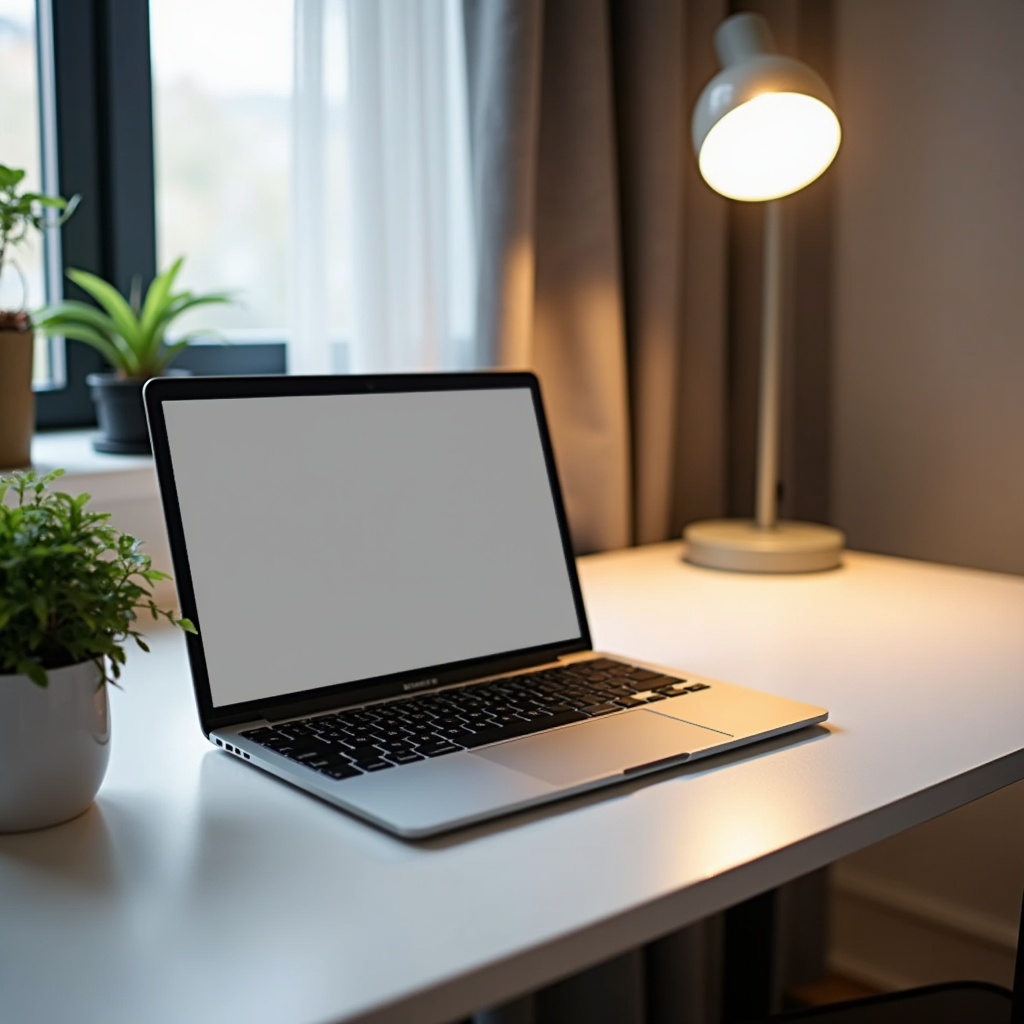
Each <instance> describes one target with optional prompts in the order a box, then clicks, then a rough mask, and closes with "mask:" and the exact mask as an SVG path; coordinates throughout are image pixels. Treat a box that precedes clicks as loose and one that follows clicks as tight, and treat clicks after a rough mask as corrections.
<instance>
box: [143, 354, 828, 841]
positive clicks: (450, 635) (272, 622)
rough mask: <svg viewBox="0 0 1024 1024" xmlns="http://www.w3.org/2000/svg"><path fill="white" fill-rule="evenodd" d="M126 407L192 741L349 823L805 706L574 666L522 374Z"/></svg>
mask: <svg viewBox="0 0 1024 1024" xmlns="http://www.w3.org/2000/svg"><path fill="white" fill-rule="evenodd" d="M144 394H145V403H146V410H147V414H148V417H149V426H150V433H151V436H152V441H153V453H154V458H155V464H156V472H157V477H158V480H159V484H160V492H161V500H162V503H163V510H164V515H165V518H166V523H167V531H168V537H169V541H170V549H171V556H172V560H173V565H174V573H175V581H176V585H177V588H178V595H179V600H180V604H181V611H182V614H183V615H185V616H187V617H188V618H190V619H191V620H192V621H193V622H194V623H195V625H196V628H197V630H198V633H197V635H194V636H192V635H189V636H188V637H187V643H188V653H189V660H190V666H191V674H192V680H193V684H194V689H195V698H196V704H197V707H198V712H199V721H200V725H201V727H202V730H203V732H204V733H205V735H206V736H207V737H208V738H209V739H210V740H211V742H212V743H214V744H215V745H216V746H217V747H219V748H220V749H221V750H222V751H225V752H226V753H227V754H228V755H230V756H233V757H235V758H238V759H240V760H243V761H245V762H247V763H248V764H250V765H252V766H253V767H255V768H260V769H262V770H263V771H264V772H267V773H269V774H270V775H274V776H277V777H278V778H279V779H282V780H285V781H286V782H289V783H292V784H293V785H295V786H298V787H299V788H301V789H303V790H305V791H306V792H308V793H311V794H313V795H315V796H317V797H319V798H320V799H322V800H326V801H327V802H328V803H331V804H333V805H335V806H337V807H339V808H341V809H343V810H345V811H347V812H349V813H351V814H353V815H356V816H358V817H359V818H362V819H364V820H365V821H368V822H371V823H373V824H374V825H376V826H379V827H381V828H383V829H385V830H388V831H390V832H392V833H394V834H396V835H399V836H403V837H409V838H418V837H424V836H431V835H435V834H438V833H442V832H446V831H448V830H451V829H456V828H459V827H462V826H465V825H468V824H470V823H473V822H479V821H482V820H485V819H489V818H493V817H495V816H498V815H502V814H506V813H509V812H512V811H517V810H520V809H522V808H526V807H531V806H534V805H537V804H541V803H545V802H548V801H552V800H555V799H558V798H561V797H566V796H569V795H573V794H578V793H581V792H583V791H586V790H590V789H594V788H596V787H599V786H606V785H611V784H614V783H616V782H619V781H622V780H626V779H631V778H634V777H635V776H638V775H640V774H642V773H645V772H653V771H657V770H659V769H664V768H666V767H669V766H672V765H676V764H682V763H684V762H687V761H691V760H694V759H696V758H700V757H706V756H708V755H710V754H717V753H720V752H722V751H726V750H730V749H732V748H735V747H739V746H741V745H743V744H748V743H752V742H754V741H756V740H759V739H763V738H766V737H770V736H775V735H778V734H780V733H784V732H787V731H790V730H794V729H799V728H802V727H804V726H808V725H811V724H813V723H817V722H821V721H824V720H825V719H826V717H827V715H828V713H827V711H826V710H825V709H824V708H820V707H814V706H811V705H807V704H802V703H797V702H794V701H792V700H788V699H783V698H780V697H775V696H770V695H768V694H764V693H760V692H756V691H753V690H749V689H745V688H742V687H739V686H735V685H730V684H728V683H724V682H719V681H715V680H710V679H704V678H701V677H700V676H697V675H693V674H691V673H688V672H680V671H678V670H676V669H671V668H664V667H661V666H658V665H651V664H648V663H643V662H637V661H634V660H631V659H629V658H628V657H620V656H617V655H612V654H607V653H602V652H598V651H594V650H593V649H592V647H591V640H590V632H589V629H588V626H587V618H586V613H585V611H584V606H583V598H582V595H581V591H580V584H579V580H578V578H577V574H576V566H575V562H574V558H573V552H572V545H571V541H570V534H569V527H568V523H567V520H566V515H565V510H564V507H563V503H562V496H561V492H560V490H559V485H558V479H557V475H556V471H555V461H554V457H553V454H552V449H551V443H550V440H549V436H548V430H547V426H546V424H545V418H544V412H543V408H542V405H541V395H540V390H539V386H538V382H537V380H536V378H535V377H534V376H533V375H532V374H529V373H518V372H515V373H511V372H510V373H501V372H486V373H464V374H408V375H381V376H354V375H353V376H335V377H327V376H324V377H297V376H296V377H292V376H281V377H273V376H267V377H173V378H172V377H167V378H156V379H154V380H151V381H149V383H148V384H147V385H146V387H145V392H144Z"/></svg>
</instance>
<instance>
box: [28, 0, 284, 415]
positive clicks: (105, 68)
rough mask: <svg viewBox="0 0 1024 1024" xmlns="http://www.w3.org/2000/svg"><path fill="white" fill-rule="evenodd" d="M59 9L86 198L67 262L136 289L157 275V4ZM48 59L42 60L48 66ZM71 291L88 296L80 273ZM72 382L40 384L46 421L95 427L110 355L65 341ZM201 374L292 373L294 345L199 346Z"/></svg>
mask: <svg viewBox="0 0 1024 1024" xmlns="http://www.w3.org/2000/svg"><path fill="white" fill-rule="evenodd" d="M37 2H38V3H39V4H45V3H48V4H49V6H50V10H51V12H52V26H53V68H54V98H55V105H56V110H55V118H56V139H57V152H56V161H55V166H56V168H57V181H58V185H57V187H58V188H59V189H60V193H61V194H62V195H65V196H70V195H74V194H76V193H77V194H78V195H80V196H81V197H82V201H81V204H80V206H79V208H78V210H77V212H76V213H75V215H74V216H73V217H72V218H71V219H70V220H69V221H68V222H67V224H65V225H64V227H63V228H62V229H61V235H62V237H61V264H62V266H61V270H62V272H63V271H64V270H66V269H67V268H68V267H80V268H82V269H85V270H90V271H92V272H93V273H95V274H99V275H100V276H102V277H104V278H106V279H107V280H109V281H110V282H111V283H113V284H115V285H116V286H117V287H118V288H119V289H120V290H121V291H122V292H124V293H127V291H128V289H129V288H130V286H131V281H132V278H133V277H135V276H136V275H138V276H140V277H141V278H142V279H143V281H144V282H149V281H150V280H152V278H153V277H154V275H155V274H156V191H155V181H154V151H153V78H152V66H151V61H150V45H149V38H150V37H149V4H148V3H146V2H139V0H37ZM43 66H44V62H43V61H40V67H43ZM64 287H65V294H66V295H67V296H68V297H69V298H78V299H85V298H87V297H86V296H85V295H83V294H82V293H81V292H80V291H79V290H78V289H77V288H76V287H75V286H74V285H72V284H71V282H70V281H67V280H66V279H65V281H64ZM64 344H65V359H64V362H65V369H66V382H65V386H64V387H56V388H51V389H44V390H40V391H39V392H38V393H37V395H36V409H37V412H36V420H37V426H38V427H39V428H40V429H67V428H71V427H86V426H92V425H94V424H95V422H96V414H95V410H94V408H93V404H92V400H91V398H90V397H89V393H88V386H87V384H86V376H87V375H88V374H89V373H93V372H95V371H100V370H103V369H105V368H106V364H105V363H104V362H103V359H102V358H101V357H100V355H99V354H98V353H97V352H95V351H94V350H93V349H91V348H89V347H88V346H87V345H83V344H82V343H81V342H77V341H66V342H65V343H64ZM176 365H178V366H180V367H182V368H184V369H191V370H192V371H193V372H196V373H217V374H222V373H284V372H285V365H286V364H285V345H284V342H283V341H282V342H280V343H270V344H267V343H238V344H234V343H233V344H230V345H197V346H194V347H192V348H190V349H188V350H187V351H186V352H185V353H183V355H182V357H181V358H180V359H179V360H178V362H177V364H176Z"/></svg>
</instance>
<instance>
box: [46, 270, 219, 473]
mask: <svg viewBox="0 0 1024 1024" xmlns="http://www.w3.org/2000/svg"><path fill="white" fill-rule="evenodd" d="M183 262H184V257H179V258H178V259H177V260H175V261H174V263H173V264H172V265H171V266H170V267H169V268H168V269H167V270H165V271H164V272H163V273H162V274H158V275H157V276H156V277H155V278H153V281H152V283H151V284H150V286H149V288H148V289H147V291H146V294H145V297H144V298H143V296H142V282H141V280H140V279H139V278H138V277H136V278H135V279H134V281H133V282H132V288H131V293H130V295H129V297H128V299H125V298H124V297H123V296H122V295H121V293H120V292H119V291H118V290H117V289H116V288H115V287H114V286H113V285H111V284H109V283H108V282H107V281H104V280H103V278H101V277H97V276H96V275H95V274H90V273H88V272H87V271H84V270H69V271H68V272H67V275H68V277H69V278H70V279H71V280H72V281H74V283H75V284H77V285H78V286H79V288H81V289H82V290H83V291H85V292H88V294H89V295H91V296H92V297H93V298H94V299H95V300H96V302H97V303H98V306H92V305H89V304H88V303H85V302H77V301H75V300H68V301H65V302H58V303H56V304H55V305H52V306H47V307H46V308H45V309H43V310H41V311H40V312H39V313H38V314H37V316H36V317H35V322H36V326H37V327H38V328H39V330H41V331H43V332H44V333H46V334H51V335H60V336H62V337H65V338H74V339H75V340H76V341H84V342H85V343H86V344H87V345H91V346H92V347H93V348H94V349H96V350H97V351H98V352H99V353H100V354H101V355H102V356H103V358H104V359H106V361H107V362H108V363H109V364H110V366H111V367H112V369H113V372H112V373H93V374H90V375H89V377H88V378H87V381H88V383H89V387H90V389H91V391H92V397H93V401H95V403H96V412H97V416H98V419H99V424H100V430H101V432H102V436H101V437H100V438H99V439H98V440H97V441H95V442H94V447H95V448H96V449H97V451H102V452H116V453H121V454H146V453H148V452H149V451H150V444H149V432H148V430H147V428H146V414H145V409H144V407H143V404H142V385H143V384H145V383H146V381H147V380H149V378H150V377H158V376H160V375H161V374H165V373H169V372H174V371H172V370H169V369H168V368H169V367H170V365H171V363H173V362H174V360H175V359H176V358H177V357H178V356H179V355H181V353H182V352H183V351H184V350H185V349H186V348H187V347H188V346H189V345H190V344H191V343H192V342H193V341H194V340H195V339H196V338H197V337H202V336H204V335H205V336H209V335H211V334H212V333H213V332H212V331H203V330H193V331H190V332H189V333H188V334H185V335H183V336H181V337H179V338H177V339H176V340H174V341H173V342H171V343H168V342H167V340H166V335H167V331H168V329H169V328H170V326H171V324H173V323H174V321H175V320H177V319H178V317H180V316H181V315H182V314H183V313H186V312H187V311H188V310H190V309H195V308H196V307H197V306H204V305H210V304H214V303H224V302H231V301H232V298H231V296H230V295H228V294H227V293H223V292H210V293H207V294H202V295H197V294H194V293H193V292H190V291H178V292H175V291H174V281H175V278H176V277H177V276H178V271H180V270H181V265H182V263H183Z"/></svg>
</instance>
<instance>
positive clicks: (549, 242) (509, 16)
mask: <svg viewBox="0 0 1024 1024" xmlns="http://www.w3.org/2000/svg"><path fill="white" fill-rule="evenodd" d="M464 11H465V22H466V43H467V67H468V85H469V95H470V104H471V139H472V157H473V168H474V187H475V206H476V219H477V241H478V263H479V279H480V283H479V294H478V304H477V321H478V323H477V329H478V336H479V339H480V343H481V344H482V345H483V347H484V352H485V356H486V358H485V361H486V362H489V363H490V364H491V365H493V366H496V367H503V368H526V369H531V370H533V371H534V372H536V373H537V374H538V376H539V377H540V379H541V387H542V391H543V394H544V401H545V407H546V410H547V412H548V417H549V420H550V422H551V430H552V441H553V444H554V448H555V456H556V459H557V462H558V467H559V474H560V477H561V480H562V486H563V490H564V492H565V496H566V504H567V511H568V516H569V522H570V526H571V529H572V534H573V541H574V545H575V547H576V550H577V551H578V552H580V553H582V552H587V551H598V550H606V549H611V548H619V547H625V546H627V545H629V544H633V543H643V542H648V541H657V540H664V539H666V538H668V537H671V536H673V535H676V534H677V533H678V531H679V529H680V528H681V526H682V524H683V523H684V522H686V521H688V520H690V519H693V518H698V517H701V516H708V515H714V514H721V513H722V512H724V511H725V509H724V503H725V486H726V459H727V452H726V436H725V431H726V422H727V410H726V401H727V397H728V388H727V381H726V360H727V340H726V328H727V321H726V282H727V266H726V235H727V230H726V207H725V205H724V204H723V203H722V201H721V200H718V199H717V198H716V197H715V196H713V195H712V194H711V193H710V192H709V191H708V190H707V189H706V188H705V187H704V186H703V185H702V184H701V183H700V182H699V180H698V178H697V173H696V167H695V164H694V161H693V157H692V155H691V149H690V142H689V120H690V110H691V109H692V106H693V102H694V100H695V99H696V96H697V93H698V92H699V90H700V88H701V87H702V85H703V83H704V82H705V81H706V80H707V79H708V78H709V77H710V76H711V75H712V74H713V73H714V65H713V54H712V50H711V43H710V40H711V36H712V33H713V31H714V28H715V26H716V25H717V24H718V22H719V21H720V20H721V18H722V17H724V15H725V13H726V5H725V3H724V2H714V3H693V4H688V3H686V2H684V0H644V2H642V3H637V2H630V0H619V2H614V0H613V2H600V0H464ZM717 928H718V922H716V921H711V922H706V923H704V924H701V925H697V926H694V927H693V928H691V929H687V930H685V931H682V932H678V933H676V934H674V935H671V936H669V937H667V938H665V939H662V940H660V941H658V942H655V943H652V944H650V945H648V946H647V947H645V948H644V949H641V950H634V951H632V952H628V953H624V954H623V955H621V956H620V957H617V958H615V959H614V960H611V961H608V962H607V963H605V964H601V965H599V966H597V967H594V968H592V969H590V970H588V971H585V972H583V973H581V974H579V975H576V976H574V977H572V978H568V979H564V980H562V981H560V982H557V983H555V984H553V985H551V986H549V987H548V988H545V989H543V990H541V991H539V992H537V993H534V994H532V995H530V996H526V997H523V998H521V999H518V1000H516V1001H515V1002H513V1003H510V1004H508V1005H506V1006H503V1007H496V1008H492V1009H490V1010H487V1011H482V1012H481V1013H479V1014H477V1016H476V1022H477V1024H574V1022H577V1021H578V1022H580V1024H583V1022H586V1024H605V1022H607V1024H641V1022H644V1024H670V1022H671V1024H693V1022H699V1021H705V1020H711V1019H713V1018H714V1017H715V1015H716V1014H715V1008H716V1006H717V953H716V950H717V943H716V935H717Z"/></svg>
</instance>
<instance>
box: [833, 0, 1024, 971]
mask: <svg viewBox="0 0 1024 1024" xmlns="http://www.w3.org/2000/svg"><path fill="white" fill-rule="evenodd" d="M834 40H835V50H834V57H835V69H834V86H835V91H836V94H837V101H838V103H839V105H840V114H841V117H842V120H843V127H844V140H843V148H842V151H841V154H840V158H839V160H838V161H837V166H836V168H835V171H834V174H835V211H834V212H835V220H834V260H833V288H834V292H833V307H832V315H833V334H832V342H833V350H832V359H833V368H834V375H833V380H832V388H833V397H832V402H833V407H832V452H831V474H832V486H831V519H832V521H833V522H835V523H836V524H837V525H839V526H841V527H842V528H843V529H845V530H846V531H847V533H848V536H849V540H850V544H851V546H853V547H858V548H863V549H867V550H872V551H881V552H886V553H891V554H896V555H905V556H909V557H913V558H926V559H932V560H935V561H940V562H951V563H957V564H961V565H968V566H974V567H978V568H983V569H992V570H997V571H1004V572H1014V573H1024V3H1021V2H1020V0H835V25H834ZM1021 628H1022V629H1024V623H1021ZM964 685H967V686H969V685H970V680H969V679H968V680H965V681H964ZM1021 707H1022V712H1021V721H1022V728H1024V679H1022V680H1021ZM908 727H912V723H908ZM1022 886H1024V784H1018V785H1017V786H1016V787H1011V788H1010V789H1008V790H1005V791H1003V792H1002V793H999V794H996V795H995V796H993V797H990V798H988V799H986V800H983V801H979V802H978V803H976V804H974V805H972V806H970V807H968V808H965V809H963V810H962V811H960V812H957V813H955V814H952V815H947V816H946V817H945V818H943V819H939V820H938V821H936V822H933V823H930V824H929V825H927V826H924V827H923V828H921V829H918V830H915V831H913V832H911V833H907V834H906V835H904V836H901V837H898V838H897V839H895V840H892V841H890V842H888V843H884V844H880V845H879V846H877V847H874V848H872V849H871V850H868V851H865V852H864V853H863V854H861V855H858V856H857V857H853V858H850V859H848V860H847V861H846V862H844V863H843V864H841V865H840V866H839V867H838V869H837V870H836V871H835V872H834V876H833V888H834V893H835V900H834V901H833V907H834V919H835V921H834V923H835V942H834V946H833V954H834V957H835V964H836V966H837V967H839V968H840V969H843V970H846V971H848V972H850V973H853V974H860V975H861V976H862V977H864V978H865V979H866V980H868V981H873V982H875V983H878V984H883V985H897V986H898V985H903V984H907V983H916V982H922V981H930V980H936V979H938V978H942V977H949V976H956V975H960V976H965V975H966V976H987V977H990V978H995V979H999V980H1002V981H1004V982H1006V981H1008V980H1009V977H1010V973H1011V956H1012V949H1013V941H1014V938H1015V932H1016V919H1017V912H1018V908H1019V905H1020V904H1019V899H1020V892H1021V887H1022Z"/></svg>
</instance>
